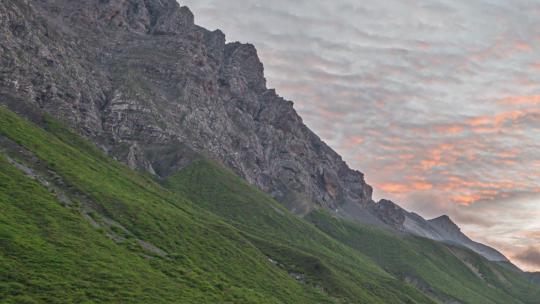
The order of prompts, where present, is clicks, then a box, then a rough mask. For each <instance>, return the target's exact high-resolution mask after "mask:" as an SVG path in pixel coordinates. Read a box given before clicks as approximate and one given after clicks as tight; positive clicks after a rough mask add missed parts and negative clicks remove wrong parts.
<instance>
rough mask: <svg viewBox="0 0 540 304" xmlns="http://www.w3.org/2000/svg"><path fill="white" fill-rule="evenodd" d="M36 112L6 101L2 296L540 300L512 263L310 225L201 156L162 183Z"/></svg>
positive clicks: (323, 219)
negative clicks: (9, 106) (29, 116)
mask: <svg viewBox="0 0 540 304" xmlns="http://www.w3.org/2000/svg"><path fill="white" fill-rule="evenodd" d="M34 120H35V121H39V124H40V126H41V128H39V127H37V126H36V125H34V124H32V123H30V122H28V121H26V120H24V119H22V118H20V117H19V116H17V115H16V114H14V113H12V112H10V111H8V110H6V109H5V108H2V107H0V210H2V213H0V266H1V267H0V302H2V303H4V302H5V303H73V302H77V303H118V302H122V303H434V302H435V301H434V299H435V298H437V299H443V300H447V299H458V300H460V301H461V302H463V303H534V299H535V297H537V296H538V293H537V289H536V291H535V290H534V289H531V287H530V286H531V285H529V284H527V282H526V281H523V280H522V279H521V278H520V277H519V276H518V275H517V274H516V273H515V272H514V271H511V270H508V269H506V268H502V267H500V266H497V265H495V266H494V265H492V264H491V263H489V262H487V261H485V260H483V259H482V258H481V257H479V256H477V255H475V254H474V253H471V252H468V251H465V250H463V249H459V248H451V250H450V249H449V248H448V247H447V246H444V245H441V244H437V243H435V242H432V241H427V240H423V239H418V238H408V237H406V238H400V237H396V236H395V235H392V234H389V233H386V232H383V231H380V230H376V229H372V228H368V227H363V226H360V225H357V224H355V223H349V222H345V221H342V220H338V219H335V218H332V217H331V216H329V215H328V214H326V213H322V212H320V211H316V212H314V213H312V214H310V215H309V216H308V219H309V220H310V221H311V222H312V223H314V224H312V223H310V222H308V221H306V220H304V219H301V218H299V217H297V216H295V215H293V214H291V213H290V212H288V211H287V210H286V209H285V208H284V207H283V206H282V205H280V204H279V203H278V202H276V201H275V200H273V199H272V198H270V197H269V196H268V195H266V194H265V193H263V192H261V191H259V190H257V189H255V188H253V187H252V186H250V185H249V184H247V183H246V182H245V181H243V180H242V179H240V178H239V177H237V176H236V175H234V174H233V173H232V172H231V171H230V170H228V169H226V168H224V167H222V166H220V165H218V164H216V163H214V162H211V161H207V160H204V159H203V158H201V160H200V161H197V162H195V163H193V164H191V165H190V166H188V167H187V168H185V169H184V170H182V171H181V172H179V173H178V174H176V175H174V176H171V177H169V178H168V179H167V180H165V181H163V185H164V186H165V187H163V186H162V185H160V184H159V183H157V182H156V181H155V180H154V178H153V177H150V176H147V175H146V174H142V173H138V172H135V171H132V170H130V169H129V168H127V167H126V166H124V165H122V164H120V163H118V162H116V161H114V160H112V159H111V158H109V157H107V156H105V155H104V154H103V153H101V152H100V151H99V150H98V149H96V148H95V147H94V146H93V145H92V144H90V143H89V142H87V141H86V140H84V139H82V138H80V137H78V136H76V135H74V134H73V133H72V132H70V131H69V130H68V129H66V128H64V127H63V126H62V125H61V124H59V123H57V122H56V121H54V120H53V119H50V118H49V117H48V116H40V117H38V119H34ZM460 254H461V255H463V254H464V255H465V256H467V259H468V260H469V261H470V260H472V261H473V262H471V263H473V264H474V265H481V266H482V267H480V266H478V267H479V268H478V269H479V271H480V272H481V273H482V274H483V276H484V277H482V278H479V277H478V276H477V275H476V274H475V273H474V271H472V270H471V269H470V268H468V267H467V266H466V265H465V264H463V257H461V258H460V257H458V256H460ZM427 282H429V283H427ZM426 286H427V288H426ZM415 287H416V288H415ZM445 297H446V298H445Z"/></svg>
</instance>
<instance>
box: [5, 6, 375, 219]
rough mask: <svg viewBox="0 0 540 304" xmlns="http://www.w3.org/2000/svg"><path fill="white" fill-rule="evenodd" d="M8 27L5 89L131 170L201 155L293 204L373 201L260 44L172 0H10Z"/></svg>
mask: <svg viewBox="0 0 540 304" xmlns="http://www.w3.org/2000/svg"><path fill="white" fill-rule="evenodd" d="M0 24H1V29H0V41H1V44H2V45H1V53H0V64H1V70H0V90H1V93H2V94H4V95H11V96H17V97H22V98H25V99H27V100H30V101H31V102H33V103H34V104H35V105H37V106H39V107H40V108H42V109H44V110H45V111H47V112H49V113H51V114H53V115H54V116H56V117H58V118H60V119H61V120H63V121H66V122H67V123H69V124H70V125H71V126H73V127H74V128H75V129H76V130H77V131H78V132H79V133H81V134H83V135H85V136H87V137H88V138H90V139H91V140H93V141H94V142H95V143H96V144H98V145H99V146H100V147H102V148H103V149H104V150H106V151H107V152H109V153H110V154H111V155H113V156H115V157H117V158H118V159H120V160H122V161H124V162H125V163H127V164H128V165H129V166H131V167H133V168H139V169H143V170H147V171H149V172H151V173H154V174H157V175H160V176H168V175H170V174H173V173H174V172H175V171H177V170H179V169H181V168H182V167H184V166H185V165H186V164H188V163H189V162H190V161H191V160H193V159H194V158H196V157H197V155H199V154H201V153H202V154H205V155H207V156H209V157H211V158H214V159H216V160H219V161H221V162H222V163H224V164H225V165H227V166H229V167H230V168H232V169H233V170H234V171H235V172H236V173H238V174H239V175H240V176H242V177H244V178H245V179H246V180H248V181H249V182H251V183H253V184H255V185H257V186H258V187H259V188H261V189H262V190H264V191H266V192H268V193H270V194H272V195H273V196H274V197H276V198H277V199H278V200H281V201H283V202H284V203H285V204H286V205H288V206H290V207H291V209H294V208H295V206H297V205H298V204H304V203H305V202H306V201H308V202H315V203H316V204H318V205H321V206H323V207H327V208H329V209H332V210H334V209H335V208H338V207H339V206H341V205H343V204H349V205H350V204H355V205H361V206H364V205H369V204H371V203H372V201H371V192H372V189H371V187H370V186H369V185H367V184H366V183H365V181H364V178H363V175H362V173H360V172H358V171H354V170H351V169H350V168H349V167H348V166H347V165H346V164H345V162H344V161H343V160H342V159H341V157H340V156H339V155H338V154H337V153H335V152H334V151H333V150H332V149H330V148H329V147H328V146H327V145H326V144H325V143H324V142H322V141H321V139H320V138H319V137H318V136H316V135H315V134H314V133H313V132H311V131H310V130H309V129H308V128H307V127H306V126H305V125H304V124H303V122H302V119H301V118H300V117H299V116H298V115H297V113H296V111H295V110H294V108H293V104H292V102H290V101H287V100H284V99H283V98H281V97H279V96H278V95H277V94H276V92H275V91H274V90H270V89H268V88H267V87H266V80H265V78H264V73H263V65H262V63H261V62H260V61H259V58H258V56H257V51H256V50H255V48H254V47H253V46H252V45H249V44H241V43H229V44H226V43H225V36H224V35H223V33H221V32H220V31H219V30H218V31H213V32H211V31H208V30H206V29H203V28H201V27H199V26H197V25H195V23H194V18H193V14H192V13H191V12H190V11H189V9H187V8H186V7H180V6H179V5H178V4H177V3H176V1H174V0H109V1H104V0H80V1H68V0H51V1H44V2H42V1H24V0H12V1H2V2H1V3H0ZM304 209H305V208H304ZM307 209H308V210H309V208H307Z"/></svg>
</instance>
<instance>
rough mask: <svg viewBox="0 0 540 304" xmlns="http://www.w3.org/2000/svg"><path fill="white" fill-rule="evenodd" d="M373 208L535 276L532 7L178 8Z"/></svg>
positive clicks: (537, 77)
mask: <svg viewBox="0 0 540 304" xmlns="http://www.w3.org/2000/svg"><path fill="white" fill-rule="evenodd" d="M180 2H181V4H184V5H187V6H189V7H190V8H191V9H192V11H193V12H194V14H195V18H196V22H197V23H198V24H200V25H202V26H204V27H206V28H209V29H216V28H219V29H221V30H222V31H223V32H225V33H226V35H227V40H228V41H236V40H239V41H242V42H250V43H253V44H254V45H255V46H256V47H257V49H258V52H259V55H260V57H261V60H262V61H263V63H264V65H265V73H266V77H267V80H268V84H269V86H270V87H275V88H276V89H277V91H278V93H279V94H280V95H282V96H284V97H285V98H287V99H290V100H292V101H294V103H295V108H296V110H297V111H298V112H299V113H300V115H301V116H302V117H303V119H304V121H305V123H306V124H307V125H308V126H309V127H310V128H311V129H313V130H314V131H315V132H316V133H317V134H319V135H320V136H321V137H322V138H323V139H324V140H325V141H326V142H327V143H328V144H329V145H330V146H332V147H333V148H334V149H335V150H337V151H338V152H339V153H340V154H341V155H342V156H343V157H344V159H345V160H346V161H347V163H348V164H349V165H350V166H351V167H353V168H355V169H358V170H360V171H362V172H364V173H365V174H366V178H367V181H368V182H369V183H370V184H371V185H373V186H374V188H375V197H376V198H383V197H384V198H390V199H392V200H394V201H396V202H398V203H399V204H401V205H402V206H403V207H405V208H407V209H409V210H412V211H415V212H417V213H420V214H421V215H423V216H425V217H435V216H438V215H440V214H443V213H444V214H449V215H450V216H451V217H452V218H453V219H454V220H455V221H456V222H457V223H458V224H459V225H460V226H461V227H462V228H463V230H464V231H465V232H466V233H467V234H468V235H470V236H471V237H473V238H474V239H476V240H479V241H482V242H485V243H487V244H490V245H493V246H495V247H497V248H498V249H500V250H501V251H502V252H503V253H505V254H506V255H507V256H508V257H510V258H511V259H513V261H514V262H515V263H516V264H518V265H519V266H521V267H523V268H526V269H529V270H540V1H512V0H477V1H467V0H459V1H457V0H433V1H428V0H387V1H380V0H363V1H356V0H339V1H338V0H336V1H325V0H309V1H308V0H297V1H289V0H274V1H272V2H269V1H262V0H235V1H223V0H221V1H217V0H180Z"/></svg>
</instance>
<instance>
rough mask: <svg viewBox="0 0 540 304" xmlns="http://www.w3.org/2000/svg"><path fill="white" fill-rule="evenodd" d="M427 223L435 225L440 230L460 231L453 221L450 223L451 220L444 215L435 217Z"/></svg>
mask: <svg viewBox="0 0 540 304" xmlns="http://www.w3.org/2000/svg"><path fill="white" fill-rule="evenodd" d="M428 222H430V223H432V224H435V225H437V226H439V227H441V228H445V229H452V230H457V231H461V229H460V228H459V226H458V225H457V224H456V223H454V221H452V219H451V218H450V217H449V216H448V215H446V214H444V215H441V216H439V217H436V218H434V219H431V220H428Z"/></svg>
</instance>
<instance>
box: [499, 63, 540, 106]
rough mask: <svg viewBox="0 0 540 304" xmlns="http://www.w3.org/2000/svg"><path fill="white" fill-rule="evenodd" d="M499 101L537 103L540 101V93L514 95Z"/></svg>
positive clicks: (507, 103)
mask: <svg viewBox="0 0 540 304" xmlns="http://www.w3.org/2000/svg"><path fill="white" fill-rule="evenodd" d="M539 68H540V66H539ZM498 102H499V103H500V104H505V105H536V104H539V103H540V95H528V96H512V97H506V98H503V99H500V100H499V101H498Z"/></svg>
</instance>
